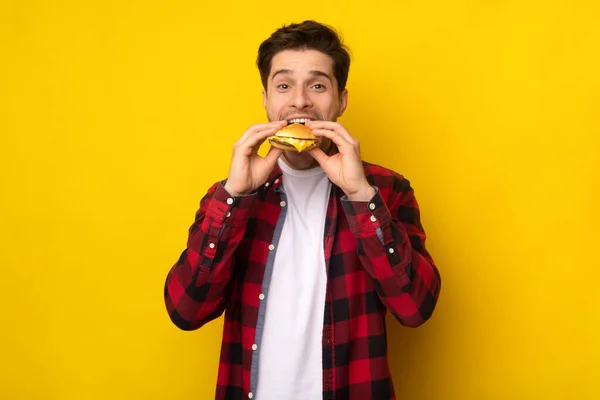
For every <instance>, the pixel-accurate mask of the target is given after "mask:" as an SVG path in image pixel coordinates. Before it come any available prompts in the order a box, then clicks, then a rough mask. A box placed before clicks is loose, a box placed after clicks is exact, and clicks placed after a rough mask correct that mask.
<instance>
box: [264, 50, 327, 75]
mask: <svg viewBox="0 0 600 400" xmlns="http://www.w3.org/2000/svg"><path fill="white" fill-rule="evenodd" d="M278 72H279V73H285V74H286V75H300V74H302V75H303V74H310V75H315V73H316V74H319V72H321V73H325V74H327V75H328V76H331V75H332V74H333V59H332V58H331V57H330V56H328V55H327V54H325V53H321V52H319V51H316V50H303V51H301V50H284V51H281V52H279V53H277V54H276V55H275V56H274V57H273V59H272V60H271V73H270V75H271V76H274V75H275V74H277V73H278Z"/></svg>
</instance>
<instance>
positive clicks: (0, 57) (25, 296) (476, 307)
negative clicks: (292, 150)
mask: <svg viewBox="0 0 600 400" xmlns="http://www.w3.org/2000/svg"><path fill="white" fill-rule="evenodd" d="M235 3H236V5H237V6H236V7H234V6H232V5H231V2H226V1H223V2H210V4H209V2H203V1H169V2H166V1H129V2H127V1H125V2H122V1H117V0H110V1H99V0H87V1H74V0H70V1H66V0H65V1H58V0H57V1H50V0H39V1H31V0H29V1H8V0H7V1H3V2H2V4H1V5H0V132H1V135H2V136H1V142H0V182H1V189H0V190H1V193H0V196H1V197H0V198H1V207H0V266H1V268H2V269H1V279H2V290H0V296H1V298H0V300H1V302H2V303H1V304H2V315H1V321H2V326H1V329H0V346H1V351H0V354H1V355H0V398H2V399H60V400H66V399H78V400H79V399H112V400H117V399H183V398H196V399H209V398H212V395H213V391H214V386H215V380H216V366H217V362H218V352H219V344H220V343H219V340H220V329H221V324H222V321H221V320H218V321H215V322H213V323H211V324H210V325H209V326H206V327H205V328H204V329H202V330H200V331H196V332H193V333H185V332H181V331H178V330H177V329H176V328H175V327H174V326H173V325H172V324H171V323H170V321H169V319H168V317H167V314H166V312H165V309H164V305H163V299H162V291H163V282H164V278H165V276H166V273H167V271H168V269H169V268H170V266H171V265H172V264H173V263H174V262H175V261H176V259H177V258H178V256H179V253H180V251H181V250H182V249H183V246H184V244H185V239H186V233H187V228H188V226H189V224H190V223H191V222H192V219H193V215H194V213H195V211H196V207H197V205H198V202H199V199H200V197H201V196H202V195H203V194H204V191H205V190H206V188H207V187H208V186H209V185H210V184H211V183H212V182H213V181H215V180H217V179H221V178H223V177H224V176H225V174H226V172H227V169H228V163H229V156H230V149H231V145H232V143H233V142H234V141H235V140H236V139H237V138H238V136H240V135H241V134H242V132H243V131H244V130H245V129H246V127H247V126H249V125H250V124H254V123H257V122H262V121H263V120H264V112H263V110H262V103H261V97H260V83H259V79H258V73H257V72H256V70H255V68H254V64H253V63H254V57H255V54H256V48H257V46H258V44H259V42H260V41H261V40H262V39H264V38H265V37H266V36H267V35H268V34H270V32H271V31H272V30H273V29H275V28H276V27H278V26H279V25H280V24H281V23H283V22H290V21H293V20H302V19H304V18H316V19H318V20H322V21H326V22H329V23H331V24H333V25H335V26H336V27H338V28H340V29H341V30H342V31H343V32H344V34H345V37H346V39H347V42H348V44H349V45H350V46H351V47H352V49H353V53H354V63H353V66H352V71H351V75H350V81H349V90H350V105H349V108H348V111H347V114H346V115H345V116H344V118H343V119H342V122H343V123H344V124H345V125H346V126H347V127H348V129H349V130H350V132H352V133H353V134H354V135H356V136H357V137H358V138H359V139H361V141H362V149H363V153H364V157H365V158H366V159H368V160H369V161H373V162H377V163H380V164H383V165H386V166H388V167H391V168H393V169H395V170H397V171H400V172H402V173H404V174H405V175H406V176H407V177H408V178H409V179H411V181H412V182H413V185H414V187H415V189H416V193H417V199H418V200H419V202H420V204H421V206H422V209H423V222H424V224H425V227H426V229H427V232H428V234H429V239H428V244H429V248H430V250H431V252H432V254H433V255H434V257H435V259H436V261H437V262H438V264H439V268H440V271H441V273H442V277H443V282H444V284H443V289H442V296H441V299H440V303H439V306H438V309H437V311H436V313H435V314H434V317H433V319H432V320H431V321H430V322H429V323H428V324H426V325H425V326H423V327H422V328H420V329H416V330H409V329H404V328H402V327H400V326H398V324H396V323H394V322H393V321H391V320H390V335H391V336H390V357H391V359H392V361H391V362H392V368H393V373H394V379H395V384H396V388H397V392H398V393H399V394H401V395H402V396H400V398H403V399H411V400H412V399H436V400H437V399H439V400H446V399H451V400H454V399H456V400H465V399H473V400H479V399H534V398H535V399H597V398H600V365H598V364H599V361H598V360H599V359H600V357H599V356H600V354H599V350H600V346H599V341H600V339H599V337H600V329H598V327H599V325H600V312H599V310H598V309H599V306H600V304H599V303H600V295H599V294H598V293H599V290H598V279H599V278H600V276H599V275H600V274H599V272H598V268H599V267H600V265H599V261H598V250H596V249H597V246H598V242H599V239H600V237H599V234H598V227H599V225H600V215H599V214H600V213H599V208H600V189H599V188H598V185H599V184H600V179H599V178H600V176H599V173H600V161H599V160H600V151H599V147H600V146H599V135H600V128H599V127H600V117H599V115H600V111H599V108H600V107H599V106H600V95H599V93H600V73H599V71H600V62H599V60H600V57H599V53H600V51H599V43H600V23H599V22H598V21H599V20H600V5H599V4H600V3H598V1H596V0H588V1H585V0H580V1H577V0H569V1H567V0H565V1H550V2H549V1H542V0H529V1H522V0H519V1H517V0H507V1H488V0H479V1H460V0H457V1H444V0H437V1H429V2H425V1H416V0H410V1H408V0H407V1H398V2H396V1H391V0H390V1H387V2H386V1H378V0H375V1H374V2H373V3H371V5H370V6H366V5H365V2H364V1H352V2H343V1H331V2H325V1H321V0H319V1H313V0H307V1H304V2H301V3H298V2H283V1H262V2H259V5H253V4H252V3H251V2H247V1H238V2H235Z"/></svg>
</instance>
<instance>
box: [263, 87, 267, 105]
mask: <svg viewBox="0 0 600 400" xmlns="http://www.w3.org/2000/svg"><path fill="white" fill-rule="evenodd" d="M262 98H263V107H264V108H265V110H266V109H267V90H266V89H264V88H263V90H262Z"/></svg>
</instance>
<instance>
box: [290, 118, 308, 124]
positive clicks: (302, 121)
mask: <svg viewBox="0 0 600 400" xmlns="http://www.w3.org/2000/svg"><path fill="white" fill-rule="evenodd" d="M308 121H312V119H311V118H294V119H289V120H288V124H302V125H304V124H305V123H306V122H308Z"/></svg>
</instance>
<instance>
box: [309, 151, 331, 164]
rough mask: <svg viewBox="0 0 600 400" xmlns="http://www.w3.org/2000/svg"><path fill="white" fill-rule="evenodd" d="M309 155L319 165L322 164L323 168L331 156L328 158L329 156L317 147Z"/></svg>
mask: <svg viewBox="0 0 600 400" xmlns="http://www.w3.org/2000/svg"><path fill="white" fill-rule="evenodd" d="M308 153H309V154H310V155H311V156H312V157H313V158H314V159H315V160H317V162H318V163H319V164H321V166H323V164H325V162H326V161H327V159H328V158H329V156H327V154H325V152H324V151H323V150H321V149H320V148H318V147H315V148H314V149H312V150H309V151H308Z"/></svg>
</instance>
